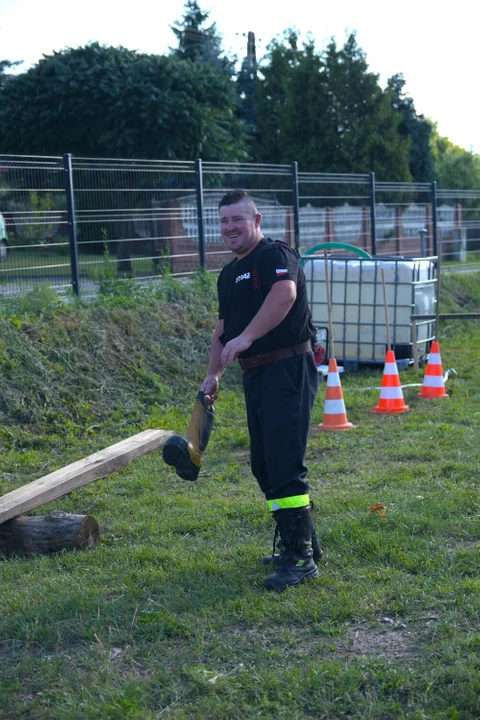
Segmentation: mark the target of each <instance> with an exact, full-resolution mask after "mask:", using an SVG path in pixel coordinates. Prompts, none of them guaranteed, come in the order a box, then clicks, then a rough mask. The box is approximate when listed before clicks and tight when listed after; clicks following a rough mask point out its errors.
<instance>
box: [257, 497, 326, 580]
mask: <svg viewBox="0 0 480 720" xmlns="http://www.w3.org/2000/svg"><path fill="white" fill-rule="evenodd" d="M273 516H274V518H275V522H276V523H277V526H278V529H279V532H280V537H281V539H282V544H283V549H282V553H281V556H280V561H279V564H278V569H277V571H276V572H275V573H274V574H273V575H270V576H269V577H267V579H266V580H265V587H266V588H267V590H285V588H286V587H289V586H292V585H299V584H300V583H301V582H303V581H304V580H306V579H307V578H315V577H318V570H317V566H316V565H315V563H314V561H313V550H312V508H311V507H310V505H306V506H305V507H302V508H289V509H286V510H276V511H275V512H274V513H273Z"/></svg>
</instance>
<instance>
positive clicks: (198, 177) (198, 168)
mask: <svg viewBox="0 0 480 720" xmlns="http://www.w3.org/2000/svg"><path fill="white" fill-rule="evenodd" d="M195 193H196V195H197V223H198V256H199V260H200V267H201V268H204V267H205V224H204V222H203V177H202V160H201V158H197V159H196V160H195Z"/></svg>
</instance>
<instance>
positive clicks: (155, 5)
mask: <svg viewBox="0 0 480 720" xmlns="http://www.w3.org/2000/svg"><path fill="white" fill-rule="evenodd" d="M199 5H200V7H201V8H202V10H204V11H206V12H209V13H210V16H209V24H211V23H213V22H215V23H216V26H217V30H218V32H219V33H220V35H221V36H222V37H223V46H224V49H225V50H226V51H231V52H232V53H234V54H236V55H237V56H238V57H239V58H240V59H241V58H243V57H244V55H245V54H246V43H247V40H246V34H247V33H248V31H253V32H254V33H255V37H256V43H257V58H258V59H260V58H261V57H262V55H263V54H264V52H265V49H266V46H267V44H268V43H269V42H270V40H272V39H273V38H274V37H276V36H279V35H281V34H283V31H284V30H285V29H287V28H289V27H295V28H296V29H297V30H298V31H299V32H300V33H301V36H302V37H306V34H307V33H310V34H311V36H312V37H313V38H314V39H315V44H316V47H317V49H323V48H324V47H325V45H326V43H327V41H328V40H329V39H330V37H332V36H335V38H336V41H337V45H340V46H341V45H343V43H344V41H345V38H346V32H350V31H353V30H355V31H356V32H357V41H358V44H359V45H360V47H361V48H362V49H363V50H364V51H365V53H366V55H367V61H368V64H369V68H370V70H371V71H372V72H375V73H377V74H379V75H380V83H381V84H382V86H384V85H385V83H386V80H387V78H389V77H390V76H391V75H393V74H395V73H397V72H401V73H403V75H404V77H405V79H406V83H407V84H406V90H407V91H408V93H409V94H410V96H411V97H412V98H413V100H414V103H415V108H416V110H417V112H418V113H423V114H424V115H426V116H427V117H429V118H431V119H432V120H434V121H435V122H437V124H438V131H439V132H440V134H441V135H444V136H447V137H448V138H449V139H450V140H451V141H452V142H454V143H456V144H457V145H460V146H461V147H463V148H466V149H467V150H473V152H476V153H480V122H479V117H478V116H479V114H480V92H479V82H478V57H479V51H478V45H479V39H478V33H479V18H480V3H478V2H477V1H476V0H456V2H455V3H448V4H447V3H445V4H443V3H440V2H439V1H438V0H400V1H399V2H395V3H393V2H388V1H386V0H329V2H325V1H324V0H239V1H238V0H237V2H236V3H233V2H226V1H225V0H199ZM183 13H184V1H183V0H168V1H166V0H123V2H122V0H76V1H75V2H72V0H0V60H3V59H6V60H23V61H24V65H22V66H21V69H27V68H28V67H30V66H31V65H33V64H35V63H36V62H37V61H38V60H39V59H40V58H41V57H42V55H43V54H45V55H48V54H50V53H51V52H52V51H53V50H61V49H62V48H65V47H78V46H83V45H85V44H87V43H88V42H90V41H92V42H93V41H97V42H100V43H102V44H107V45H114V46H118V45H123V46H124V47H126V48H128V49H130V50H139V51H141V52H147V53H158V54H163V53H166V52H167V51H168V48H169V47H175V46H176V39H175V36H174V34H173V33H172V31H171V30H170V25H172V24H175V22H176V21H177V20H180V19H181V18H182V16H183ZM298 111H299V112H302V108H300V107H299V109H298ZM0 143H1V141H0ZM0 152H1V148H0Z"/></svg>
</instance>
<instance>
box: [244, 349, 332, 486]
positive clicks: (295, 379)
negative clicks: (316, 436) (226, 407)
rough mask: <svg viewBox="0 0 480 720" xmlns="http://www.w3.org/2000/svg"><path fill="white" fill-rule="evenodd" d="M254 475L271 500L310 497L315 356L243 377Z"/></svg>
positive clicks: (315, 375)
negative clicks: (307, 458) (308, 452)
mask: <svg viewBox="0 0 480 720" xmlns="http://www.w3.org/2000/svg"><path fill="white" fill-rule="evenodd" d="M243 389H244V393H245V402H246V406H247V422H248V431H249V434H250V457H251V465H252V473H253V475H254V476H255V478H256V479H257V481H258V484H259V485H260V488H261V490H262V491H263V492H264V493H265V498H266V499H267V500H275V499H277V498H285V497H292V496H294V495H305V494H307V493H308V483H307V482H306V480H305V477H306V475H307V466H306V465H305V451H306V447H307V439H308V433H309V429H310V414H311V410H312V407H313V403H314V400H315V395H316V393H317V389H318V371H317V368H316V366H315V362H314V358H313V353H311V352H309V353H305V354H304V355H297V356H296V357H292V358H289V359H288V360H280V361H278V362H273V363H270V364H269V365H264V366H263V367H259V368H253V369H252V370H248V371H247V372H245V373H244V375H243Z"/></svg>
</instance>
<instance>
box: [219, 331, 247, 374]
mask: <svg viewBox="0 0 480 720" xmlns="http://www.w3.org/2000/svg"><path fill="white" fill-rule="evenodd" d="M252 342H253V340H249V339H248V338H246V337H245V335H244V334H243V333H242V335H239V336H238V337H236V338H233V340H229V342H227V344H226V345H225V347H224V348H223V350H222V355H221V360H222V365H223V366H224V367H228V366H229V365H232V363H233V362H234V361H235V358H236V357H237V355H240V353H242V352H244V351H245V350H247V349H248V348H249V347H250V345H251V344H252Z"/></svg>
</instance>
